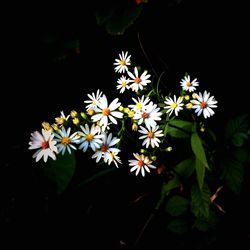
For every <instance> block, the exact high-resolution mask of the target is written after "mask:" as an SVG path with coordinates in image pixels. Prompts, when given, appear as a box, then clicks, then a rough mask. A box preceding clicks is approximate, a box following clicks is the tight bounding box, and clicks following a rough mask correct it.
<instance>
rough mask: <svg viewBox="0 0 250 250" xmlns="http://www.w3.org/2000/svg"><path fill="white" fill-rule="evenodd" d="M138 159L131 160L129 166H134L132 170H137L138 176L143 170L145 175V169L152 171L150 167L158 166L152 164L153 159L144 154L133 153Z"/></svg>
mask: <svg viewBox="0 0 250 250" xmlns="http://www.w3.org/2000/svg"><path fill="white" fill-rule="evenodd" d="M133 155H134V157H135V159H136V160H129V166H132V168H131V169H130V172H133V171H135V170H136V172H135V175H136V176H137V175H138V174H139V172H141V174H142V176H143V177H144V176H145V170H146V171H147V172H148V173H150V168H153V169H154V168H156V166H154V165H152V164H151V163H152V161H150V160H149V158H148V157H147V156H145V155H143V154H141V155H139V154H138V153H133Z"/></svg>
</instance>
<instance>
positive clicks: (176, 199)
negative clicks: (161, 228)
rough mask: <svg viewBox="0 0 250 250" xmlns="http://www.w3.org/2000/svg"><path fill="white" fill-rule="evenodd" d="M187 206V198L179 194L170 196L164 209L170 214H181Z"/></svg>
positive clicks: (186, 209) (185, 210)
mask: <svg viewBox="0 0 250 250" xmlns="http://www.w3.org/2000/svg"><path fill="white" fill-rule="evenodd" d="M188 208H189V200H187V199H185V198H184V197H182V196H179V195H175V196H173V197H172V198H170V199H169V201H168V203H167V205H166V211H167V212H168V213H169V214H170V215H172V216H178V215H182V214H184V213H186V212H187V211H188Z"/></svg>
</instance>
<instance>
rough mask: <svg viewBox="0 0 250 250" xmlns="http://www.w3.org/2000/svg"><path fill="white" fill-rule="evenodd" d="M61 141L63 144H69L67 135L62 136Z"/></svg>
mask: <svg viewBox="0 0 250 250" xmlns="http://www.w3.org/2000/svg"><path fill="white" fill-rule="evenodd" d="M61 143H62V144H64V145H68V144H70V139H69V137H63V138H62V140H61Z"/></svg>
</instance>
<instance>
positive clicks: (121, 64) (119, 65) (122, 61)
mask: <svg viewBox="0 0 250 250" xmlns="http://www.w3.org/2000/svg"><path fill="white" fill-rule="evenodd" d="M130 57H131V55H129V56H128V52H125V53H124V52H123V51H122V53H121V54H119V59H115V62H114V65H115V66H116V67H115V72H118V73H125V71H128V66H129V65H130V64H131V62H130Z"/></svg>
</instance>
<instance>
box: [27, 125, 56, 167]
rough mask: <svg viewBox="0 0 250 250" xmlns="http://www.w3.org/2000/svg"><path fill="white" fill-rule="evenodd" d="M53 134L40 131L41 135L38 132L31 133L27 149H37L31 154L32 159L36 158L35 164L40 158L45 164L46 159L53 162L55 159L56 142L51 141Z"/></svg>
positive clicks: (49, 131)
mask: <svg viewBox="0 0 250 250" xmlns="http://www.w3.org/2000/svg"><path fill="white" fill-rule="evenodd" d="M53 138H54V133H52V130H45V129H42V134H41V133H40V132H38V131H35V132H33V133H31V137H30V140H31V141H30V142H29V145H30V147H29V149H37V151H36V152H35V153H34V154H33V156H32V157H33V158H36V162H38V161H39V160H40V159H41V158H42V157H43V160H44V162H47V160H48V157H50V158H52V159H53V160H55V159H56V154H55V153H57V147H56V146H55V145H56V141H55V140H53Z"/></svg>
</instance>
